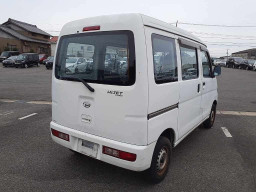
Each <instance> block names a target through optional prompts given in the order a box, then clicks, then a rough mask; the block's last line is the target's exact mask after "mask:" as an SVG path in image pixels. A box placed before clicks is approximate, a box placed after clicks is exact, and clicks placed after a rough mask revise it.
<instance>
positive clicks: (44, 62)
mask: <svg viewBox="0 0 256 192" xmlns="http://www.w3.org/2000/svg"><path fill="white" fill-rule="evenodd" d="M51 57H52V56H49V57H47V58H46V59H45V60H43V63H42V64H44V65H45V64H46V62H47V61H48V60H49V59H50V58H51Z"/></svg>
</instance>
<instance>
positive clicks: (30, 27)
mask: <svg viewBox="0 0 256 192" xmlns="http://www.w3.org/2000/svg"><path fill="white" fill-rule="evenodd" d="M9 23H12V24H14V25H17V26H18V27H20V28H23V29H24V30H26V31H30V32H33V33H38V34H41V35H46V36H49V37H51V35H50V34H49V33H46V32H45V31H43V30H41V29H39V28H37V26H36V25H32V24H29V23H25V22H22V21H17V20H14V19H11V18H9V19H8V21H6V22H5V23H3V24H2V25H7V24H9Z"/></svg>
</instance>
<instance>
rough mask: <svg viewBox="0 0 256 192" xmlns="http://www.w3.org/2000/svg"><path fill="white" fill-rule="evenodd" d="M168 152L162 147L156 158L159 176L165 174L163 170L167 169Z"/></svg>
mask: <svg viewBox="0 0 256 192" xmlns="http://www.w3.org/2000/svg"><path fill="white" fill-rule="evenodd" d="M167 155H168V152H167V149H166V147H163V148H162V149H161V150H160V152H159V154H158V158H157V171H158V173H159V174H163V173H164V172H165V169H166V167H167V161H168V156H167Z"/></svg>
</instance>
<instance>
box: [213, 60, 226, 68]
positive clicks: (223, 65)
mask: <svg viewBox="0 0 256 192" xmlns="http://www.w3.org/2000/svg"><path fill="white" fill-rule="evenodd" d="M214 65H215V66H217V65H219V66H222V67H225V66H226V61H225V60H224V59H215V60H214Z"/></svg>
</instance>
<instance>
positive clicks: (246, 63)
mask: <svg viewBox="0 0 256 192" xmlns="http://www.w3.org/2000/svg"><path fill="white" fill-rule="evenodd" d="M254 63H255V60H252V59H244V60H243V61H242V63H241V64H240V65H239V69H246V70H252V69H253V64H254Z"/></svg>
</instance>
